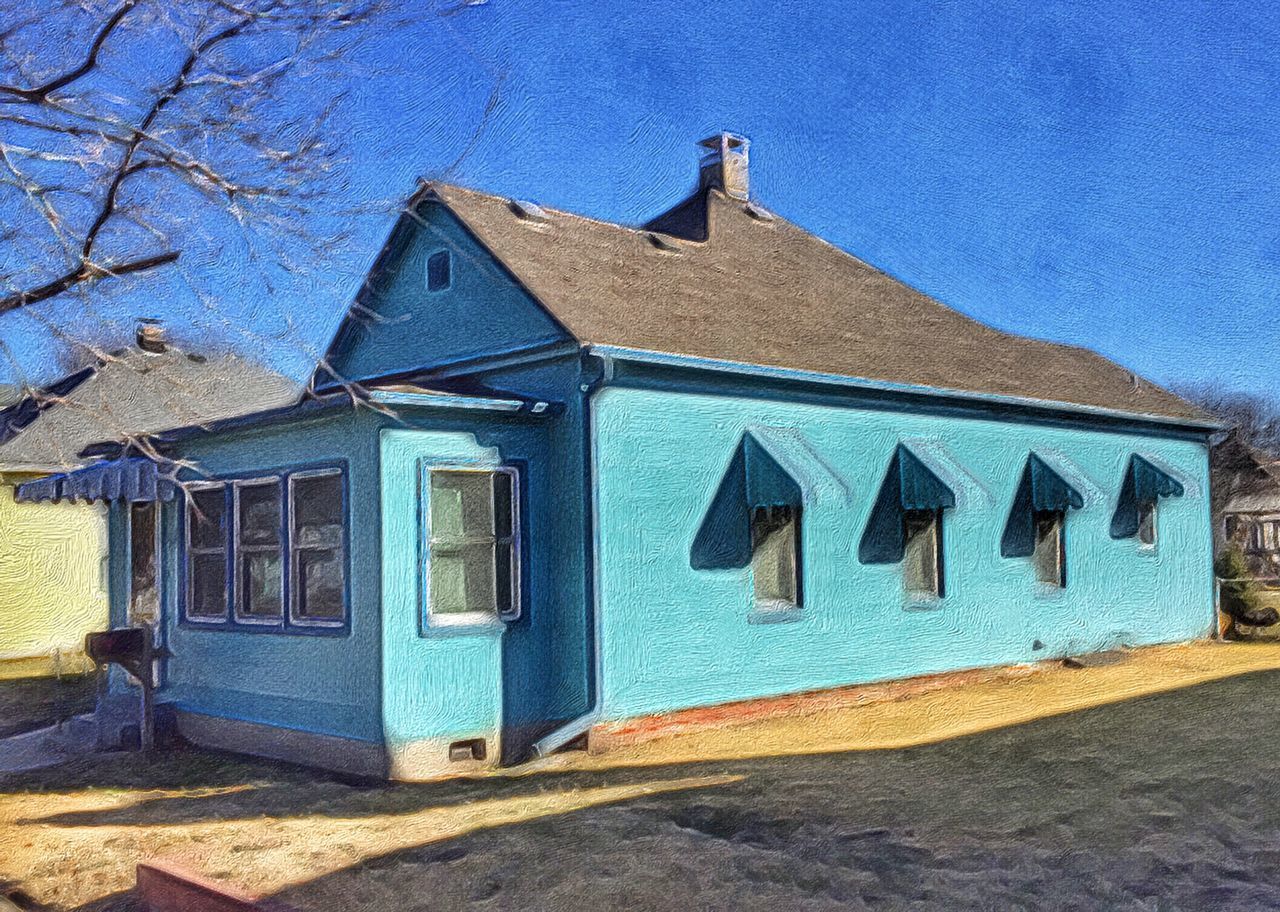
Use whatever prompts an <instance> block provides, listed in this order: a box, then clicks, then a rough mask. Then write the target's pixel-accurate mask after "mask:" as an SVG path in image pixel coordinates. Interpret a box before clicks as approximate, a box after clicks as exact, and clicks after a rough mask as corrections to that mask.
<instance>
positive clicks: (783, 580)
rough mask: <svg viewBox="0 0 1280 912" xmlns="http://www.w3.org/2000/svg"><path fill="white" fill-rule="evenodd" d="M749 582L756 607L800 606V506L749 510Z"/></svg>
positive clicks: (779, 506)
mask: <svg viewBox="0 0 1280 912" xmlns="http://www.w3.org/2000/svg"><path fill="white" fill-rule="evenodd" d="M751 582H752V587H753V589H754V591H755V603H756V607H757V608H762V609H770V608H798V607H799V606H800V509H799V508H798V507H794V506H787V505H778V506H770V507H755V508H753V509H752V510H751Z"/></svg>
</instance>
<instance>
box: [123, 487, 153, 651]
mask: <svg viewBox="0 0 1280 912" xmlns="http://www.w3.org/2000/svg"><path fill="white" fill-rule="evenodd" d="M156 506H157V505H156V504H154V503H131V504H129V624H130V626H140V625H143V624H152V623H155V621H156V618H157V617H158V616H159V608H160V592H159V590H158V589H157V588H156V544H157V542H156Z"/></svg>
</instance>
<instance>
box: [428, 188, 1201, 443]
mask: <svg viewBox="0 0 1280 912" xmlns="http://www.w3.org/2000/svg"><path fill="white" fill-rule="evenodd" d="M430 196H434V197H436V198H438V199H439V200H441V201H442V202H443V203H444V204H445V205H447V206H448V207H449V209H450V210H452V211H453V212H454V214H455V215H457V216H458V217H459V218H460V219H461V220H462V221H463V222H464V223H465V224H466V225H467V226H468V227H469V228H470V229H471V231H472V232H473V233H474V234H475V235H476V237H477V238H478V239H479V240H480V241H481V242H482V243H483V244H484V245H485V246H486V247H487V248H488V249H489V250H490V251H491V252H492V253H493V254H494V256H496V257H497V258H498V259H499V260H500V261H501V262H502V263H503V264H505V266H506V267H507V268H508V269H509V270H511V272H512V273H513V274H514V275H515V276H516V278H517V279H519V281H520V282H521V283H522V284H523V285H524V286H525V287H526V288H527V289H528V290H529V291H530V292H531V293H532V294H533V295H534V296H535V297H536V298H537V299H538V300H539V301H540V302H541V303H542V305H543V306H544V307H546V308H547V309H548V310H549V311H550V312H551V313H552V314H553V315H554V316H555V317H556V318H558V319H559V320H560V321H561V322H562V323H563V324H564V325H565V326H566V327H567V328H568V330H569V331H570V332H571V333H572V334H573V335H574V336H575V337H576V338H577V339H578V340H579V341H580V342H582V343H587V344H597V345H611V346H618V347H623V348H630V349H641V350H646V351H652V352H661V353H669V354H677V355H687V356H695V357H701V358H708V359H717V360H723V361H730V362H745V363H749V364H753V365H764V366H771V367H781V368H789V369H797V370H804V371H813V372H819V373H824V374H835V375H840V376H844V377H853V378H861V379H866V380H871V381H877V382H882V383H886V382H887V383H892V384H909V385H914V386H924V387H931V388H935V389H942V390H953V391H960V392H966V393H978V394H984V395H996V396H1009V397H1017V398H1020V399H1031V400H1041V401H1044V402H1047V403H1069V404H1072V405H1077V406H1086V407H1091V408H1096V409H1102V410H1108V411H1120V412H1125V413H1133V414H1138V415H1144V416H1152V417H1155V418H1160V419H1165V420H1174V421H1187V422H1194V423H1202V422H1207V421H1208V420H1209V419H1208V416H1206V414H1205V413H1204V412H1202V411H1201V410H1200V409H1198V408H1196V407H1195V406H1194V405H1192V404H1190V403H1188V402H1186V401H1185V400H1183V399H1181V398H1179V397H1178V396H1175V395H1174V394H1172V393H1170V392H1168V391H1166V390H1164V389H1162V388H1160V387H1158V386H1155V385H1154V384H1152V383H1149V382H1147V381H1145V380H1142V379H1141V378H1139V377H1136V376H1135V375H1134V374H1132V373H1131V372H1130V371H1128V370H1127V369H1125V368H1123V367H1121V366H1120V365H1118V364H1115V363H1114V362H1112V361H1109V360H1107V359H1106V358H1104V357H1102V356H1101V355H1099V354H1097V353H1095V352H1092V351H1089V350H1087V349H1084V348H1078V347H1074V346H1069V345H1058V344H1054V343H1050V342H1042V341H1038V340H1035V339H1028V338H1025V337H1022V336H1016V335H1011V334H1009V333H1004V332H1000V331H999V330H996V329H993V328H992V327H990V326H987V325H985V324H983V323H980V322H978V321H977V320H974V319H971V318H970V317H967V316H965V315H963V314H961V313H959V312H957V311H955V310H952V309H951V308H949V307H947V306H945V305H943V304H941V303H939V302H938V301H935V300H934V299H933V298H930V297H928V296H927V295H924V294H921V293H920V292H918V291H916V290H915V289H913V288H911V287H909V286H908V285H906V284H904V283H903V282H901V281H899V280H897V279H895V278H893V277H891V276H889V275H886V274H885V273H883V272H881V271H879V270H878V269H876V268H874V267H873V266H870V265H868V264H867V263H864V262H862V261H861V260H859V259H857V258H856V257H853V256H851V255H849V254H847V253H845V252H844V251H842V250H839V249H837V248H836V247H833V246H832V245H830V244H828V243H826V242H825V241H823V240H821V239H820V238H818V237H816V236H815V235H813V234H810V233H809V232H807V231H805V230H804V229H802V228H800V227H798V226H796V225H794V224H792V223H791V222H788V221H787V220H786V219H783V218H780V217H778V216H775V215H773V214H771V213H769V212H767V211H765V210H763V209H761V208H760V207H759V206H758V205H757V204H755V203H752V202H744V201H741V200H737V199H732V198H730V197H729V196H727V195H725V194H724V193H723V192H721V191H720V190H718V189H715V188H713V187H707V188H703V189H701V190H699V191H698V192H697V193H695V194H694V196H693V197H690V199H689V200H686V201H685V202H684V203H682V204H680V205H678V206H676V207H674V209H673V210H670V211H669V212H668V213H667V214H666V215H665V216H663V217H659V219H657V220H655V221H654V222H652V223H650V229H651V230H646V229H645V228H627V227H624V226H621V225H615V224H610V223H606V222H599V221H595V220H592V219H588V218H584V217H582V216H578V215H572V214H570V213H566V212H560V211H557V210H554V209H544V208H542V207H535V209H536V211H534V212H529V211H528V210H527V207H521V206H520V205H519V204H513V203H512V201H510V200H507V199H504V198H501V197H497V196H492V195H489V194H486V193H480V192H477V191H475V190H469V189H465V188H461V187H455V186H450V185H445V184H434V183H429V184H426V185H424V187H423V188H422V190H421V191H420V198H425V197H430ZM522 209H524V210H525V211H524V213H523V216H522V214H521V210H522ZM681 226H685V227H686V228H687V229H688V230H684V229H683V228H682V227H681ZM659 227H661V228H664V229H665V230H668V231H675V232H677V233H683V234H685V235H686V237H690V238H694V239H689V240H686V239H682V238H680V237H677V236H675V235H672V234H662V233H659V232H658V231H657V230H656V229H657V228H659ZM699 237H705V239H704V240H697V239H696V238H699Z"/></svg>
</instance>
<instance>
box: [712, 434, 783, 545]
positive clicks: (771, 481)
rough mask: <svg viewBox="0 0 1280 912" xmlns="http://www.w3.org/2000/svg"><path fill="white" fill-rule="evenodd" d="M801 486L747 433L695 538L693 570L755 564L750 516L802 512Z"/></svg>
mask: <svg viewBox="0 0 1280 912" xmlns="http://www.w3.org/2000/svg"><path fill="white" fill-rule="evenodd" d="M802 502H803V497H802V493H801V490H800V485H799V484H798V483H797V482H796V480H795V479H794V478H792V477H791V476H790V475H789V474H788V473H787V471H786V469H784V468H783V467H782V466H780V465H779V464H778V462H777V460H775V459H774V458H773V456H772V455H770V453H769V451H768V450H766V449H765V448H764V447H763V446H762V445H761V444H760V442H759V441H758V440H756V438H755V437H753V436H752V435H751V434H749V433H748V434H744V435H743V436H742V440H741V441H740V442H739V444H738V448H737V451H736V452H735V453H734V455H733V459H732V460H731V461H730V463H729V468H728V469H727V470H726V471H725V474H724V478H723V479H722V480H721V482H720V487H719V488H718V489H717V490H716V495H715V497H714V498H712V500H711V506H710V508H709V509H708V510H707V515H706V516H705V517H704V519H703V520H702V525H701V526H700V527H699V528H698V534H697V535H696V536H695V537H694V539H693V549H692V551H691V552H690V555H689V563H690V565H691V566H692V567H693V569H695V570H725V569H731V568H740V567H745V566H747V564H749V563H750V562H751V511H752V510H756V509H760V508H765V507H799V506H801V504H802Z"/></svg>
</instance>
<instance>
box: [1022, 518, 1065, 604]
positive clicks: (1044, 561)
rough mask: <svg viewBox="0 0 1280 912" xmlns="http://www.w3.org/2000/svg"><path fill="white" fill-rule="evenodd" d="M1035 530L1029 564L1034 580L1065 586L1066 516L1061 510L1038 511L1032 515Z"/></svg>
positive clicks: (1060, 586)
mask: <svg viewBox="0 0 1280 912" xmlns="http://www.w3.org/2000/svg"><path fill="white" fill-rule="evenodd" d="M1033 518H1034V522H1035V530H1036V543H1035V550H1034V551H1033V552H1032V554H1031V563H1032V564H1033V565H1034V566H1035V569H1036V579H1037V580H1039V581H1040V582H1042V583H1047V584H1049V585H1051V586H1057V587H1059V588H1065V587H1066V585H1067V550H1066V534H1065V528H1064V527H1065V523H1066V514H1065V513H1064V512H1063V511H1061V510H1038V511H1036V512H1035V514H1034V515H1033Z"/></svg>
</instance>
